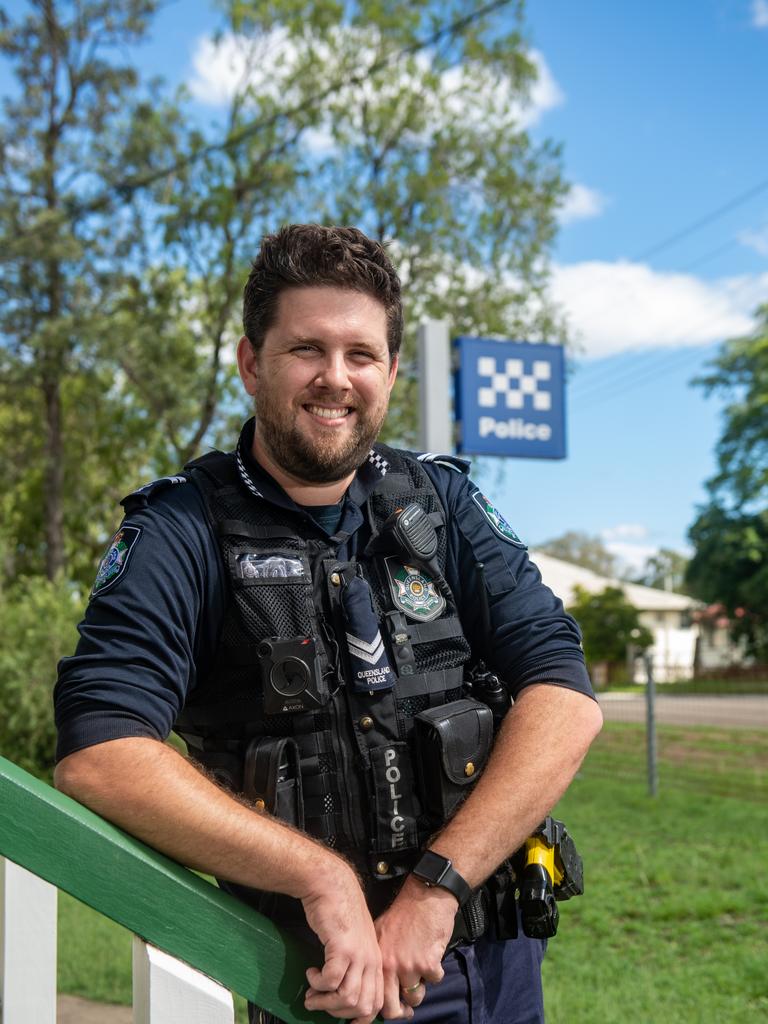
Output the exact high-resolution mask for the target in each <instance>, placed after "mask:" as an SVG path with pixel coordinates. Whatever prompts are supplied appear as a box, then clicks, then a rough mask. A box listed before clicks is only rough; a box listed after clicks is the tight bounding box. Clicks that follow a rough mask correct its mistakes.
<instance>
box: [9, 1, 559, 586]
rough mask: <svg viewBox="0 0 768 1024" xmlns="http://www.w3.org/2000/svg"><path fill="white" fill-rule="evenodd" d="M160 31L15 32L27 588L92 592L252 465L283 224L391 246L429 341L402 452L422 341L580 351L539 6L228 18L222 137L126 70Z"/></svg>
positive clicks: (287, 10) (403, 395) (17, 422)
mask: <svg viewBox="0 0 768 1024" xmlns="http://www.w3.org/2000/svg"><path fill="white" fill-rule="evenodd" d="M155 7H156V0H119V2H109V3H107V2H106V0H91V2H89V3H88V4H83V3H82V2H79V0H34V2H30V4H29V12H28V14H27V15H25V16H20V17H18V18H16V19H15V20H13V21H12V20H10V19H8V20H7V21H6V22H5V24H4V26H3V28H2V32H1V33H0V56H3V57H4V58H5V61H6V63H7V64H8V65H9V68H10V70H11V71H12V72H13V73H14V74H15V75H16V79H17V83H18V84H17V88H16V90H15V92H14V93H13V94H12V95H11V96H9V98H7V99H6V102H5V105H4V114H3V119H2V124H0V133H2V139H3V143H4V159H3V161H2V164H0V188H1V189H2V193H1V194H0V243H2V247H3V282H2V286H1V291H0V295H1V296H2V298H3V306H2V311H0V332H2V338H3V345H2V350H1V351H0V388H1V389H2V397H3V399H4V400H5V401H7V402H8V403H11V404H12V405H13V406H14V409H13V411H12V412H8V413H5V412H4V413H3V415H4V416H6V417H7V419H8V421H9V424H10V425H12V427H13V433H12V444H11V445H10V449H9V452H8V456H9V457H8V468H7V471H6V470H4V471H2V475H1V476H0V482H2V484H3V491H4V493H6V494H9V493H10V494H12V495H13V497H12V500H11V504H12V510H11V514H12V517H13V519H14V522H15V524H16V527H17V528H18V530H19V531H20V532H19V544H18V546H17V549H16V550H15V551H14V552H13V553H12V554H13V559H12V561H13V565H14V569H15V571H16V572H26V573H30V572H38V571H45V572H46V573H47V574H48V575H49V576H53V575H55V573H56V572H57V571H59V570H60V569H61V568H62V567H64V568H65V569H66V571H67V573H68V574H69V575H70V576H76V577H78V578H79V579H80V580H81V581H82V582H83V583H85V582H86V581H87V578H88V576H89V575H90V573H91V572H92V566H93V564H94V560H95V558H96V556H97V554H98V552H99V550H100V548H101V546H102V545H103V542H104V540H105V539H106V536H107V535H108V533H109V531H110V530H111V529H112V526H113V522H112V520H113V515H110V514H109V513H108V511H107V510H108V509H110V508H113V507H114V505H115V503H116V501H117V499H118V498H119V497H120V496H121V495H122V494H123V493H125V492H126V491H127V490H130V489H131V487H133V486H135V485H136V484H137V483H139V482H141V481H142V480H146V479H147V478H149V477H151V476H152V475H159V474H164V473H167V472H169V471H171V470H175V469H176V468H178V466H179V465H180V464H183V462H185V461H186V460H187V459H189V458H191V457H193V456H194V455H196V454H198V453H199V451H200V450H201V449H202V448H204V447H206V446H211V445H212V444H216V443H221V444H225V445H228V444H230V443H231V436H232V431H233V427H234V424H235V423H236V422H237V420H239V419H240V418H241V417H242V415H243V413H244V412H245V411H246V406H245V402H244V400H243V399H242V398H241V397H240V393H239V389H238V388H237V385H236V380H235V376H234V371H233V361H232V347H233V342H234V340H235V339H236V337H237V336H238V334H239V330H240V325H239V304H240V295H241V291H242V285H243V282H244V279H245V276H246V274H247V271H248V264H249V260H250V259H251V258H252V257H253V255H254V252H255V250H256V248H257V245H258V240H259V237H260V235H261V234H263V233H264V232H265V231H268V230H272V229H274V228H275V227H276V226H277V225H278V224H279V223H281V222H285V221H290V220H294V221H295V220H315V221H321V222H353V223H356V224H359V225H360V226H361V227H362V228H363V229H365V230H367V231H369V232H370V233H371V234H373V235H375V236H376V237H379V238H381V239H383V240H386V241H388V242H390V243H391V245H392V251H393V256H394V258H395V261H396V263H397V264H398V267H399V268H400V269H401V271H402V274H403V278H404V281H405V284H406V302H407V324H408V337H407V341H406V346H405V350H404V353H403V373H402V375H401V381H400V382H399V384H398V386H397V388H396V391H395V394H394V397H393V407H392V415H391V416H390V419H389V422H388V427H387V429H388V432H389V434H388V436H389V437H390V439H397V440H399V441H403V442H410V441H413V439H414V437H415V430H416V417H417V410H418V402H417V400H416V396H415V373H414V367H415V363H414V344H413V340H414V334H415V327H416V323H417V321H418V319H419V318H421V317H423V316H425V315H433V316H435V315H436V316H448V317H449V318H450V319H451V320H452V323H453V327H454V329H455V330H456V331H461V332H473V333H477V334H485V335H491V336H492V335H494V334H498V335H506V336H509V335H511V336H518V337H526V338H529V339H530V340H536V339H540V338H548V339H557V338H559V337H560V336H561V334H562V329H561V325H560V323H559V321H558V317H557V315H556V312H555V311H554V310H553V308H552V306H551V304H550V303H549V302H548V299H547V293H546V283H547V273H548V251H549V246H550V243H551V241H552V239H553V236H554V232H555V223H556V221H555V214H556V211H557V206H558V203H559V202H560V201H561V199H562V197H563V194H564V191H565V187H564V184H563V182H562V179H561V176H560V161H559V153H558V151H557V148H556V147H554V146H552V145H551V144H550V143H546V142H545V143H540V144H536V145H534V144H533V142H532V141H531V139H530V137H529V135H528V132H527V129H526V116H527V115H526V102H527V97H528V95H529V93H530V90H531V88H532V86H533V83H534V81H535V76H536V69H535V66H534V64H533V62H532V60H531V58H530V56H529V54H528V50H527V45H526V43H525V39H524V35H523V21H522V7H521V4H520V3H518V2H517V0H510V3H508V4H505V5H503V6H502V7H501V8H499V9H498V11H497V12H495V13H491V14H483V13H482V9H480V8H478V6H477V5H476V4H472V3H470V2H469V0H449V2H448V3H445V4H442V5H436V4H434V2H433V0H414V2H413V3H411V4H408V5H395V6H392V5H386V4H381V3H379V2H374V0H356V2H354V3H350V4H344V5H342V4H339V3H338V2H336V0H314V2H312V3H310V2H302V0H279V2H276V3H270V4H263V3H256V2H244V0H228V2H225V3H224V4H222V5H220V6H219V10H220V12H221V14H220V17H221V19H222V20H221V22H220V27H219V31H218V33H217V34H216V35H215V36H214V37H213V38H212V40H211V49H210V55H211V59H215V56H216V54H220V53H221V52H224V53H225V55H226V57H227V60H228V61H229V65H230V66H231V68H232V69H233V72H232V76H231V77H230V79H229V80H228V82H227V83H226V87H222V89H221V95H220V96H219V100H220V102H219V106H218V107H217V111H218V114H217V118H216V120H213V121H211V122H210V123H206V122H205V121H204V120H203V118H202V117H201V116H200V111H199V107H198V108H193V107H192V106H191V104H190V96H189V94H188V93H187V92H186V90H185V89H181V90H180V91H179V92H178V93H176V94H172V93H171V92H170V91H169V90H168V89H167V88H166V87H164V86H163V85H162V83H158V82H149V83H145V82H142V81H141V80H140V77H139V74H138V72H137V70H136V69H135V68H134V67H132V66H131V65H130V64H129V63H127V61H126V59H125V53H126V52H127V48H128V46H132V45H135V44H137V43H139V42H140V41H141V40H142V39H143V38H144V37H145V35H146V33H147V30H148V26H149V25H150V20H151V16H152V14H153V12H154V10H155ZM41 423H42V425H43V429H42V431H41V430H40V424H41Z"/></svg>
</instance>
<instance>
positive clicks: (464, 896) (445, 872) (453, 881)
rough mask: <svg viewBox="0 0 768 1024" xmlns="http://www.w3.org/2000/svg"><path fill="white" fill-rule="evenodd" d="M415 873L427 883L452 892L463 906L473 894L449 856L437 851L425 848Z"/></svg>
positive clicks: (414, 870)
mask: <svg viewBox="0 0 768 1024" xmlns="http://www.w3.org/2000/svg"><path fill="white" fill-rule="evenodd" d="M413 874H414V875H415V877H416V878H418V879H419V881H421V882H423V883H424V884H425V885H428V886H432V885H437V886H440V888H441V889H447V890H448V892H452V893H453V895H454V896H455V897H456V899H457V900H458V901H459V906H460V907H463V906H464V904H465V903H466V902H467V900H468V899H469V897H470V896H471V895H472V890H471V889H470V887H469V885H468V884H467V883H466V882H465V881H464V879H463V878H462V877H461V875H460V874H459V872H458V871H455V870H454V867H453V864H452V863H451V861H450V860H449V859H448V858H447V857H443V856H442V855H441V854H439V853H435V851H434V850H425V851H424V853H422V855H421V857H420V858H419V860H418V862H417V864H416V867H415V868H414V869H413Z"/></svg>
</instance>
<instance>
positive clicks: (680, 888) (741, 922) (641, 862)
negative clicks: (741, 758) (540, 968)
mask: <svg viewBox="0 0 768 1024" xmlns="http://www.w3.org/2000/svg"><path fill="white" fill-rule="evenodd" d="M558 813H559V814H560V815H561V816H562V817H563V819H564V820H565V821H566V822H567V823H568V827H569V829H570V830H571V832H572V834H573V835H574V837H575V839H576V841H577V845H578V848H579V850H580V852H581V853H582V856H583V857H584V860H585V864H586V893H585V895H584V896H583V897H581V898H578V899H575V900H573V901H571V902H570V903H568V904H563V905H561V923H560V933H559V934H558V935H557V936H556V938H554V939H553V940H552V941H551V942H550V945H549V950H548V953H547V957H546V959H545V968H544V980H545V993H546V1005H547V1014H548V1016H547V1019H548V1022H549V1024H566V1022H568V1024H613V1022H616V1024H619V1022H622V1024H623V1022H624V1021H626V1020H627V1019H631V1020H632V1021H634V1022H639V1024H646V1022H647V1024H657V1022H659V1024H666V1022H668V1021H676V1022H677V1021H684V1022H686V1024H712V1022H717V1024H729V1022H734V1024H736V1022H737V1021H738V1022H739V1024H741V1022H742V1021H744V1020H745V1019H746V1020H749V1021H757V1020H768V973H767V972H766V963H768V934H767V932H768V929H766V925H765V922H766V919H768V881H767V880H766V871H765V864H766V862H767V861H768V844H767V842H766V829H765V817H764V812H763V809H762V808H759V809H758V807H757V806H756V805H755V804H754V803H752V802H748V801H743V800H739V799H735V798H723V797H719V796H711V795H706V794H704V795H701V796H697V795H694V794H691V793H690V792H684V791H680V790H674V789H671V788H669V789H667V790H666V791H664V790H662V792H661V795H660V796H658V797H657V798H656V799H651V798H650V797H648V796H646V794H645V791H644V788H643V786H641V785H639V784H635V783H631V782H627V781H625V780H622V779H618V780H616V779H609V778H607V777H606V776H605V775H604V774H603V773H602V772H600V773H599V774H595V773H594V772H593V771H592V770H591V766H590V765H589V763H587V765H586V766H585V769H584V771H583V773H582V774H581V776H580V777H579V778H577V779H576V780H575V782H574V783H573V785H572V786H571V789H570V791H569V793H568V795H567V796H566V798H565V799H564V800H563V801H562V803H561V805H560V807H559V809H558ZM761 820H762V825H761V824H760V821H761Z"/></svg>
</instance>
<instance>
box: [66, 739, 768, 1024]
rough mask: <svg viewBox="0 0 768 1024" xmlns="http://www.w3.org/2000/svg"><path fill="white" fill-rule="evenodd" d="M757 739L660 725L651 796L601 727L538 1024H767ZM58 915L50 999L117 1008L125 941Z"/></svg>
mask: <svg viewBox="0 0 768 1024" xmlns="http://www.w3.org/2000/svg"><path fill="white" fill-rule="evenodd" d="M767 740H768V733H766V731H762V732H760V731H758V730H744V729H738V730H735V729H734V730H728V729H711V728H705V727H702V728H688V729H686V728H676V727H664V729H663V731H662V730H660V736H659V748H660V752H661V754H662V758H663V760H662V766H661V768H662V770H661V773H660V775H661V784H660V795H659V796H658V797H657V798H655V799H651V798H650V797H648V796H647V795H646V792H645V776H644V771H645V754H644V736H643V730H642V727H641V726H635V725H629V724H624V723H610V724H609V725H608V726H606V728H605V730H604V732H603V734H602V735H601V737H600V738H599V740H598V741H597V743H596V744H595V746H594V748H593V751H592V752H591V753H590V755H589V757H588V758H587V761H586V762H585V764H584V766H583V768H582V770H581V772H580V774H579V776H578V777H577V778H576V780H575V781H574V782H573V784H572V786H571V788H570V790H569V792H568V794H567V796H566V797H565V799H564V800H563V801H562V803H561V804H560V807H559V808H558V814H559V815H560V816H561V817H562V818H563V819H564V820H565V821H566V822H567V824H568V828H569V830H570V831H571V833H572V834H573V836H574V838H575V840H576V843H577V846H578V848H579V851H580V853H581V854H582V856H583V857H584V861H585V865H586V868H585V876H586V894H585V896H583V897H580V898H578V899H575V900H571V901H570V902H569V903H565V904H561V907H560V910H561V919H560V932H559V934H558V935H557V936H556V937H555V938H554V939H552V940H551V942H550V944H549V950H548V953H547V957H546V959H545V966H544V977H545V993H546V1004H547V1020H548V1024H613V1022H616V1024H620V1022H621V1024H624V1022H625V1021H626V1020H627V1019H631V1020H632V1021H633V1024H667V1022H672V1021H674V1022H676V1024H677V1022H684V1024H712V1022H717V1024H730V1022H733V1024H736V1022H738V1024H742V1022H743V1021H744V1020H747V1021H749V1022H756V1021H762V1020H768V971H766V964H768V928H766V920H768V872H767V871H766V864H767V863H768V834H767V830H766V827H765V811H764V801H765V797H766V793H767V792H768V790H767V789H766V775H767V774H768V754H767V753H766V746H768V744H767V743H766V741H767ZM664 758H665V759H664ZM723 792H729V793H733V794H737V795H735V796H734V795H732V796H723V795H721V794H722V793H723ZM60 906H61V911H60V926H59V936H60V941H59V991H61V992H71V993H73V994H77V995H82V996H85V997H87V998H91V999H100V1000H104V1001H110V1002H120V1003H129V1002H130V999H131V990H130V985H131V982H130V969H131V968H130V963H131V957H130V946H131V942H130V936H129V935H128V933H127V932H126V931H125V930H124V929H122V928H120V927H119V926H117V925H115V924H113V923H112V922H109V921H106V920H104V919H102V918H99V917H98V915H96V914H95V913H94V912H93V911H90V910H88V908H86V907H84V906H83V905H82V904H80V903H77V902H76V901H75V900H72V899H71V898H69V897H67V896H65V895H62V897H61V903H60ZM245 1020H246V1017H245V1012H244V1004H243V1002H242V1001H239V1010H238V1021H242V1022H244V1021H245Z"/></svg>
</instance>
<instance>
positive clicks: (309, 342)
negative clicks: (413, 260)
mask: <svg viewBox="0 0 768 1024" xmlns="http://www.w3.org/2000/svg"><path fill="white" fill-rule="evenodd" d="M238 361H239V364H240V374H241V376H242V378H243V382H244V384H245V386H246V390H247V391H248V393H249V394H250V395H252V396H253V398H254V399H255V405H256V438H257V441H256V444H257V448H258V447H262V446H263V448H264V449H265V451H266V454H267V455H268V456H269V457H270V458H271V459H272V460H273V461H274V462H275V463H276V464H277V465H278V466H280V467H281V468H282V469H283V470H284V471H285V472H287V473H288V474H290V475H291V476H292V477H293V478H294V479H296V480H299V481H302V482H306V483H329V482H332V481H336V480H342V479H344V478H345V477H347V476H349V475H350V474H351V473H354V471H355V470H356V469H357V467H358V466H359V465H360V464H361V463H362V461H363V460H364V459H365V456H366V454H367V453H368V451H369V449H370V447H371V445H372V444H373V442H374V441H375V439H376V437H377V436H378V433H379V431H380V430H381V426H382V424H383V422H384V418H385V416H386V413H387V405H388V402H389V395H390V392H391V390H392V385H393V384H394V382H395V374H396V372H397V357H395V358H394V359H393V360H392V363H391V364H390V359H389V350H388V347H387V320H386V313H385V310H384V306H383V305H382V304H381V303H380V302H378V301H377V300H376V299H374V298H372V297H371V296H369V295H366V294H364V293H362V292H356V291H351V290H348V289H344V288H336V287H330V286H324V287H312V288H291V289H288V290H286V291H284V292H281V294H280V297H279V299H278V306H277V317H276V319H275V323H274V324H273V326H272V327H271V328H270V329H269V330H268V331H267V334H266V337H265V338H264V344H263V346H262V347H261V349H260V350H259V351H258V352H257V353H254V352H253V349H252V347H251V345H250V342H248V340H247V339H242V340H241V342H240V347H239V349H238Z"/></svg>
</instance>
